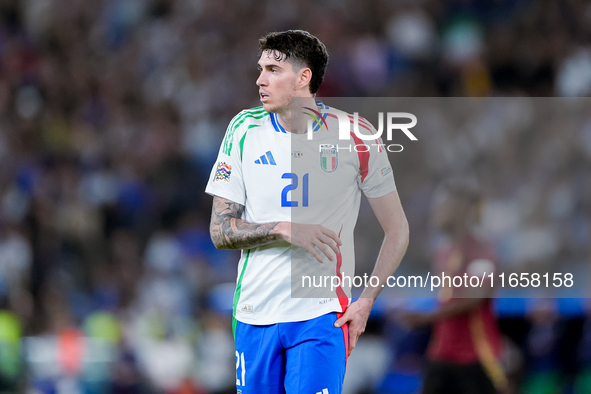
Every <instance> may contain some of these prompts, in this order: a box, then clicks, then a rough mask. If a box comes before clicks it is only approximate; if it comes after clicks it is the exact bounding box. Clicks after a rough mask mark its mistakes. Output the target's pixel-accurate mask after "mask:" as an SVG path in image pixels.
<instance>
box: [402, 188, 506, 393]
mask: <svg viewBox="0 0 591 394" xmlns="http://www.w3.org/2000/svg"><path fill="white" fill-rule="evenodd" d="M480 203H481V197H480V193H479V191H478V189H477V188H476V187H475V185H472V184H471V183H470V182H468V181H463V180H450V181H448V182H445V183H444V184H443V185H441V186H440V187H439V188H438V189H437V190H436V192H435V195H434V198H433V210H432V223H433V225H434V226H435V227H436V228H437V230H439V231H441V232H442V233H443V234H444V235H445V238H446V241H445V244H444V245H442V246H440V247H439V248H438V249H437V251H436V255H435V259H434V271H435V272H436V273H437V274H441V273H442V272H443V273H445V275H448V276H451V277H453V276H456V275H459V276H462V277H463V275H464V274H468V275H469V276H478V277H479V278H481V277H482V275H483V274H485V275H486V277H488V275H490V274H491V273H494V272H495V263H494V261H495V257H494V253H493V248H492V246H491V245H490V244H489V243H488V242H486V241H484V240H482V239H481V238H480V237H478V236H477V235H476V234H475V232H474V230H473V226H474V225H475V224H476V223H477V222H478V219H479V208H480ZM487 284H488V286H487ZM446 285H447V286H448V287H442V288H441V289H440V294H439V298H440V304H439V307H438V308H437V309H436V310H435V311H433V312H431V313H423V314H419V313H412V314H407V315H406V316H404V320H405V321H406V322H407V323H408V324H409V325H410V326H412V327H418V326H422V325H428V324H432V325H433V333H432V336H431V340H430V343H429V348H428V359H429V364H428V367H427V370H426V373H425V382H424V385H423V391H422V392H423V394H445V393H450V394H452V393H453V394H473V393H475V394H488V393H499V392H502V391H503V390H504V388H505V386H506V378H505V375H504V372H503V370H502V369H501V367H500V365H499V357H500V353H501V344H502V342H501V334H500V331H499V328H498V325H497V322H496V319H495V317H494V315H493V311H492V308H491V299H490V298H489V297H491V295H492V288H491V286H490V280H489V281H488V283H487V282H485V283H484V286H483V287H476V288H472V287H468V288H465V287H453V286H452V287H449V283H448V282H446Z"/></svg>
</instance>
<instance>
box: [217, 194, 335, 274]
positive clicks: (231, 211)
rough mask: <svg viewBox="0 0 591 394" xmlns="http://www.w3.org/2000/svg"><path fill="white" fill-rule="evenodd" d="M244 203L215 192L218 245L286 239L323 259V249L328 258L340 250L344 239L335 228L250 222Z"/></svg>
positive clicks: (240, 246) (234, 246) (243, 246)
mask: <svg viewBox="0 0 591 394" xmlns="http://www.w3.org/2000/svg"><path fill="white" fill-rule="evenodd" d="M243 212H244V205H242V204H238V203H237V202H234V201H231V200H228V199H227V198H223V197H218V196H214V198H213V209H212V213H211V223H210V225H209V232H210V235H211V240H212V241H213V244H214V245H215V247H216V248H218V249H250V248H255V247H257V246H262V245H267V244H270V243H271V242H274V241H278V240H284V241H287V242H289V243H291V244H293V245H297V246H300V247H303V248H305V249H306V250H308V251H309V252H310V253H311V254H312V255H313V256H314V258H316V260H318V262H320V263H322V256H321V255H320V253H318V251H317V250H316V248H317V249H318V250H320V251H321V252H322V253H324V254H325V255H326V256H327V257H328V258H329V260H331V261H332V260H333V259H334V255H333V254H332V253H331V252H330V250H331V249H332V251H333V252H334V253H335V254H338V253H339V249H338V247H337V244H338V245H341V244H342V242H341V240H340V238H339V237H338V236H337V235H336V233H335V232H334V231H331V230H329V229H327V228H325V227H323V226H321V225H313V224H297V223H289V222H269V223H250V222H247V221H245V220H242V219H241V218H242V213H243Z"/></svg>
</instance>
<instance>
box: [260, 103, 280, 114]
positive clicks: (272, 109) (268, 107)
mask: <svg viewBox="0 0 591 394" xmlns="http://www.w3.org/2000/svg"><path fill="white" fill-rule="evenodd" d="M263 109H264V110H265V111H267V112H275V111H276V110H277V108H276V106H275V105H273V104H271V103H269V102H263Z"/></svg>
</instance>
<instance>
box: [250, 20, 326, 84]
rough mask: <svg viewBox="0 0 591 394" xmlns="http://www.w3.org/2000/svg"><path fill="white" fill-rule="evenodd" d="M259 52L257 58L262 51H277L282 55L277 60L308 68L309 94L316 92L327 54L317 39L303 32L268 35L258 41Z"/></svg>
mask: <svg viewBox="0 0 591 394" xmlns="http://www.w3.org/2000/svg"><path fill="white" fill-rule="evenodd" d="M259 50H260V52H259V56H260V55H261V54H262V53H263V52H264V51H277V52H280V53H281V54H283V55H282V56H280V57H279V56H277V60H285V61H287V60H291V63H292V65H296V66H297V65H298V63H301V64H302V65H305V66H306V67H308V68H310V70H312V79H311V80H310V93H312V94H315V93H316V92H317V91H318V88H319V87H320V84H321V83H322V80H323V79H324V73H325V71H326V65H327V64H328V52H326V47H325V46H324V44H323V43H322V42H321V41H320V40H319V39H318V38H316V37H314V36H313V35H312V34H310V33H308V32H307V31H303V30H287V31H282V32H273V33H268V34H267V35H265V36H264V37H262V38H261V39H259Z"/></svg>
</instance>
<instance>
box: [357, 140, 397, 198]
mask: <svg viewBox="0 0 591 394" xmlns="http://www.w3.org/2000/svg"><path fill="white" fill-rule="evenodd" d="M367 146H368V148H369V149H368V151H367V152H359V175H358V178H357V179H358V182H359V187H360V188H361V190H362V191H363V193H364V194H365V195H366V197H369V198H378V197H382V196H385V195H386V194H388V193H391V192H393V191H395V190H396V183H395V182H394V174H393V173H392V166H391V165H390V161H389V160H388V154H387V153H386V150H385V149H384V146H383V145H378V144H373V145H367Z"/></svg>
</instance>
